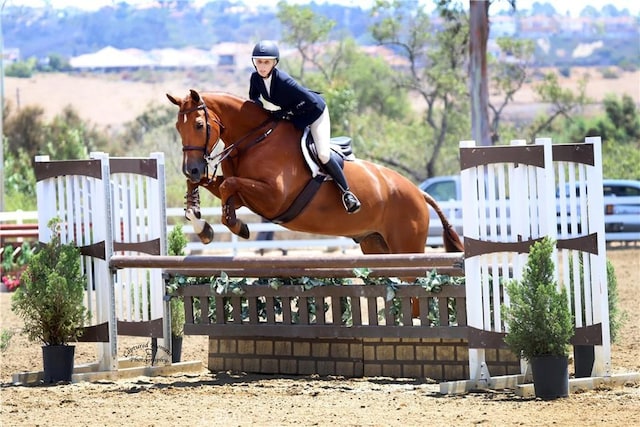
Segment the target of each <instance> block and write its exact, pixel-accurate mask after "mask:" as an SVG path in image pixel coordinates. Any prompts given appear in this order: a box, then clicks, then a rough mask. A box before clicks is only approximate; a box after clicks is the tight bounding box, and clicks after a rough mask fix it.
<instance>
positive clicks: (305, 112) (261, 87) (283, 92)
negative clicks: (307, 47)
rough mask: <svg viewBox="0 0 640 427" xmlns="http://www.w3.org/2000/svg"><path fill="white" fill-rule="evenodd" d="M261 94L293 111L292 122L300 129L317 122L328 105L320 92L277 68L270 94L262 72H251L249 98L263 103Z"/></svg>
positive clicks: (282, 107) (279, 105) (284, 108)
mask: <svg viewBox="0 0 640 427" xmlns="http://www.w3.org/2000/svg"><path fill="white" fill-rule="evenodd" d="M260 95H262V97H263V98H264V99H265V100H267V101H269V102H270V103H272V104H273V105H276V106H278V107H280V108H281V109H282V110H283V111H289V112H291V113H292V117H291V122H292V123H293V124H294V126H295V127H297V128H298V129H304V128H306V127H307V126H309V125H310V124H311V123H313V122H315V121H316V120H317V119H318V117H320V116H321V115H322V112H323V111H324V109H325V107H326V103H325V101H324V99H322V97H321V96H320V95H319V94H318V93H316V92H313V91H311V90H309V89H307V88H306V87H304V86H302V85H301V84H300V83H298V82H297V81H295V79H293V77H291V76H290V75H289V74H287V73H286V72H284V71H281V70H279V69H277V68H274V69H273V72H272V73H271V90H270V93H269V94H267V88H266V86H265V84H264V79H263V78H262V77H261V76H260V74H258V72H257V71H254V72H253V73H252V74H251V80H250V85H249V99H251V100H252V101H254V102H257V103H258V104H260V105H262V103H261V102H260Z"/></svg>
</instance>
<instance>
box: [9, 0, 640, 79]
mask: <svg viewBox="0 0 640 427" xmlns="http://www.w3.org/2000/svg"><path fill="white" fill-rule="evenodd" d="M274 4H275V2H274ZM309 7H311V9H312V10H313V11H314V12H315V13H317V14H320V15H323V16H326V17H328V18H330V19H332V20H333V21H335V22H336V27H335V29H334V37H336V38H338V37H344V36H345V35H347V36H350V37H352V38H354V39H355V40H357V41H358V42H359V43H361V44H371V42H372V40H371V37H370V34H369V26H370V25H371V17H370V13H369V11H368V10H366V9H363V8H361V7H353V6H343V5H339V4H332V3H324V2H322V3H316V2H311V3H310V4H309ZM433 18H434V21H437V20H438V16H437V15H434V17H433ZM639 24H640V17H632V16H629V13H628V12H627V11H618V10H616V9H615V7H613V6H610V5H604V6H603V7H602V10H601V11H600V12H598V11H597V10H595V9H594V8H593V7H591V6H588V7H585V9H584V11H583V13H582V14H581V16H580V17H579V18H569V17H563V16H559V15H558V14H556V13H555V10H554V9H553V6H551V5H550V4H549V3H544V4H538V3H534V8H533V10H531V11H526V10H525V11H520V10H519V11H518V12H517V13H515V14H514V13H507V12H502V13H501V14H500V15H499V16H496V17H493V18H492V24H491V25H492V30H491V36H492V37H493V36H499V35H504V36H507V37H514V38H515V37H521V38H529V39H534V40H536V41H537V45H538V46H539V48H538V49H537V50H536V60H535V63H536V65H539V66H592V65H601V66H609V65H621V64H632V65H634V66H639V65H640V56H639V55H638V51H639V49H640V46H639V44H640V29H639V28H640V25H639ZM280 34H281V26H280V23H279V21H278V19H277V17H276V9H275V8H274V7H265V6H260V7H257V6H255V5H253V3H252V2H251V1H246V2H244V3H243V2H240V1H229V0H217V1H212V2H209V3H207V4H206V5H205V6H203V7H201V8H198V7H196V6H195V5H194V4H193V3H191V2H186V1H180V2H173V1H165V2H157V6H155V7H146V8H136V7H134V6H131V5H129V4H127V3H124V2H119V3H117V4H116V5H115V6H109V7H103V8H102V9H100V10H97V11H94V12H86V11H82V10H78V9H73V8H66V9H54V8H53V7H51V6H49V7H47V8H39V9H34V8H28V7H24V6H19V7H18V6H12V5H11V2H9V4H8V5H7V6H6V7H5V8H4V13H3V35H4V47H5V51H6V52H11V55H12V56H13V57H14V59H17V60H24V59H27V58H32V57H35V58H37V59H45V58H48V57H49V56H50V55H54V54H55V55H62V56H63V57H65V58H72V57H77V56H80V55H83V54H87V53H94V52H97V51H99V50H101V49H103V48H105V47H107V46H113V47H114V48H117V49H127V48H136V49H141V50H145V51H151V50H154V49H167V48H174V49H186V48H197V49H205V50H209V49H211V47H212V46H213V45H215V44H219V43H222V42H239V43H250V42H252V41H254V40H257V39H262V38H268V39H279V38H280ZM580 45H589V46H596V45H597V46H598V47H597V48H595V49H593V50H592V51H591V52H589V54H588V55H574V54H573V52H575V51H576V50H577V49H578V47H579V46H580Z"/></svg>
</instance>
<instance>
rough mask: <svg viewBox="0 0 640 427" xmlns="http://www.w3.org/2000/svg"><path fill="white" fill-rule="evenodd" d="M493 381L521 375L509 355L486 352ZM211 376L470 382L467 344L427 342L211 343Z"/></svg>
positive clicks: (239, 340)
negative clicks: (230, 373)
mask: <svg viewBox="0 0 640 427" xmlns="http://www.w3.org/2000/svg"><path fill="white" fill-rule="evenodd" d="M485 358H486V362H487V366H488V368H489V372H491V374H492V375H508V374H518V373H520V361H519V359H518V358H516V357H515V356H514V355H513V354H512V353H511V352H510V351H508V350H503V349H493V350H486V352H485ZM208 367H209V370H211V371H213V372H218V371H228V370H231V371H243V372H250V373H261V374H286V375H311V374H319V375H339V376H345V377H375V376H385V377H395V378H431V379H434V380H438V381H455V380H463V379H468V378H469V351H468V347H467V343H466V341H464V340H447V339H424V338H318V339H313V340H309V339H294V338H247V337H243V338H210V339H209V363H208Z"/></svg>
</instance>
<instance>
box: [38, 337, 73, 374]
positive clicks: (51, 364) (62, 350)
mask: <svg viewBox="0 0 640 427" xmlns="http://www.w3.org/2000/svg"><path fill="white" fill-rule="evenodd" d="M75 349H76V347H75V346H73V345H45V346H42V362H43V365H44V382H45V384H55V383H59V382H71V376H72V375H73V360H74V355H75Z"/></svg>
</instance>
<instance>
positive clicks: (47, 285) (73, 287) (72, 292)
mask: <svg viewBox="0 0 640 427" xmlns="http://www.w3.org/2000/svg"><path fill="white" fill-rule="evenodd" d="M56 220H57V221H58V222H56ZM49 226H50V227H51V229H52V231H53V236H52V238H51V241H50V242H49V243H47V244H45V245H43V246H42V248H41V249H40V250H39V251H38V253H36V254H35V255H34V256H33V258H32V260H31V262H30V263H29V265H28V266H27V269H26V270H25V272H24V273H23V274H22V277H21V282H22V284H21V286H20V287H18V289H17V290H16V293H15V294H14V295H13V297H12V301H11V309H12V310H13V311H14V312H15V313H16V314H17V315H18V316H20V317H21V318H22V320H23V321H24V331H25V333H26V334H27V337H28V338H29V340H31V341H40V342H42V343H43V344H44V345H63V344H67V343H68V342H70V341H73V340H75V339H76V338H77V337H78V336H80V335H81V333H82V330H81V329H79V328H80V327H81V326H82V325H83V324H84V321H85V320H86V319H87V316H88V314H87V309H86V308H85V306H84V303H83V301H84V289H85V286H86V283H87V281H86V278H85V276H84V274H83V273H82V271H81V269H80V250H79V249H78V248H76V247H75V246H74V245H73V244H62V243H61V241H60V235H59V234H58V233H59V232H60V230H59V229H58V227H59V219H57V218H56V219H54V220H53V221H51V222H50V223H49Z"/></svg>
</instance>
